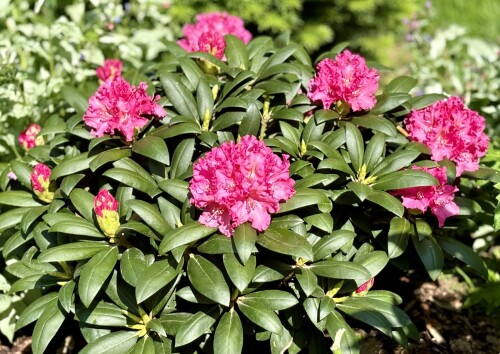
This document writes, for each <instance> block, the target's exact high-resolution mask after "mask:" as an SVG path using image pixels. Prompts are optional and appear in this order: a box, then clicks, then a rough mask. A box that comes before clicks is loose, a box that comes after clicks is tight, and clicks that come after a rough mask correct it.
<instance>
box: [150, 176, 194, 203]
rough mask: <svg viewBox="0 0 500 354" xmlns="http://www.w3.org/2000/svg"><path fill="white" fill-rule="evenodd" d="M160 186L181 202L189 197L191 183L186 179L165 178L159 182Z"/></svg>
mask: <svg viewBox="0 0 500 354" xmlns="http://www.w3.org/2000/svg"><path fill="white" fill-rule="evenodd" d="M158 186H159V187H160V188H161V189H162V190H164V191H165V192H167V193H168V194H169V195H171V196H172V197H174V198H175V199H177V200H178V201H179V202H181V203H182V202H184V201H185V200H186V199H187V197H188V193H189V183H188V182H186V181H182V180H180V179H165V180H163V181H161V182H160V183H158Z"/></svg>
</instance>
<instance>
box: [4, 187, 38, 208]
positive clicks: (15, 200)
mask: <svg viewBox="0 0 500 354" xmlns="http://www.w3.org/2000/svg"><path fill="white" fill-rule="evenodd" d="M0 204H4V205H11V206H16V207H29V208H32V207H38V206H41V205H42V204H40V203H39V202H37V201H36V200H35V199H34V198H33V194H31V193H28V192H23V191H7V192H0Z"/></svg>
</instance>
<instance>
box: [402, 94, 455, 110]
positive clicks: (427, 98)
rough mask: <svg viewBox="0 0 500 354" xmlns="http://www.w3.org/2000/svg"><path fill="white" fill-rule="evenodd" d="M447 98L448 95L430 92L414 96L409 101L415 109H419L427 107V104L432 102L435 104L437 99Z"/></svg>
mask: <svg viewBox="0 0 500 354" xmlns="http://www.w3.org/2000/svg"><path fill="white" fill-rule="evenodd" d="M445 98H446V95H442V94H439V93H430V94H426V95H421V96H417V97H413V98H412V99H410V100H409V101H408V102H409V103H410V104H411V105H412V107H413V109H414V110H419V109H422V108H425V107H427V106H430V105H431V104H433V103H434V102H436V101H439V100H444V99H445Z"/></svg>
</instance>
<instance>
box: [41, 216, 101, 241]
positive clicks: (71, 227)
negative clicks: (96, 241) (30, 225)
mask: <svg viewBox="0 0 500 354" xmlns="http://www.w3.org/2000/svg"><path fill="white" fill-rule="evenodd" d="M70 216H71V218H70ZM65 219H66V220H63V221H59V222H56V223H55V224H53V225H52V226H51V227H50V229H49V232H64V233H66V234H70V235H80V236H89V237H96V238H104V237H105V236H104V235H103V234H102V233H101V232H100V231H99V230H98V229H97V228H96V227H95V226H94V225H93V224H91V223H90V222H88V221H87V220H85V219H83V218H80V217H78V216H74V215H68V216H67V217H66V218H65Z"/></svg>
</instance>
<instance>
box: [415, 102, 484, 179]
mask: <svg viewBox="0 0 500 354" xmlns="http://www.w3.org/2000/svg"><path fill="white" fill-rule="evenodd" d="M405 125H406V130H407V131H408V133H409V134H410V138H411V139H413V140H415V141H418V142H421V143H423V144H425V145H427V146H428V147H429V148H430V149H431V152H432V156H431V158H432V160H434V161H441V160H443V159H449V160H451V161H453V162H454V163H455V164H456V166H457V176H460V175H461V174H462V172H463V171H476V170H477V169H478V168H479V159H480V158H481V157H483V156H484V155H485V154H486V150H487V149H488V142H489V139H488V137H487V136H486V134H485V133H484V127H485V121H484V118H483V117H481V116H480V115H479V114H478V113H477V112H475V111H472V110H470V109H467V108H465V107H464V103H463V102H462V100H461V99H460V98H458V97H449V98H447V99H445V100H441V101H438V102H435V103H434V104H432V105H430V106H429V107H427V108H424V109H422V110H419V111H412V112H411V113H410V114H409V115H408V117H407V118H406V119H405Z"/></svg>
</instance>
